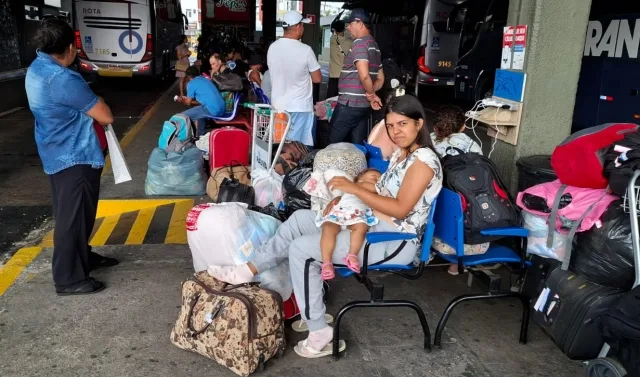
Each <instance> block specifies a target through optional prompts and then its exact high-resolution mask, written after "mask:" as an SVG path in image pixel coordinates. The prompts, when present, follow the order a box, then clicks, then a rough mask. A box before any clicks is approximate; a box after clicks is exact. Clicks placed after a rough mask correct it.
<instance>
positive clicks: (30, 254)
mask: <svg viewBox="0 0 640 377" xmlns="http://www.w3.org/2000/svg"><path fill="white" fill-rule="evenodd" d="M41 251H42V248H41V247H25V248H22V249H20V250H18V252H17V253H15V254H14V255H13V256H12V257H11V259H9V261H8V262H7V263H6V264H5V265H4V266H2V268H0V296H2V295H3V294H4V292H5V291H6V290H7V289H8V288H9V287H10V286H11V285H12V284H13V282H14V281H15V280H16V279H17V278H18V276H20V274H21V273H22V270H24V269H25V267H27V266H28V265H29V263H31V261H33V259H34V258H35V257H37V256H38V254H40V252H41Z"/></svg>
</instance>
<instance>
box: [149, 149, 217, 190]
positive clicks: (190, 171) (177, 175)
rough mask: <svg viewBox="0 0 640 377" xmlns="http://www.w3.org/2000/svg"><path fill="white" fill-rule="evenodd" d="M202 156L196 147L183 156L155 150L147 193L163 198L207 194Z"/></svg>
mask: <svg viewBox="0 0 640 377" xmlns="http://www.w3.org/2000/svg"><path fill="white" fill-rule="evenodd" d="M206 186H207V176H206V175H205V173H204V159H203V157H202V152H201V151H200V150H199V149H198V148H195V147H192V148H189V149H187V150H185V151H184V152H182V153H175V152H169V153H167V152H165V151H163V150H162V149H160V148H155V149H154V150H153V151H152V152H151V156H150V157H149V164H148V169H147V179H146V180H145V182H144V192H145V193H146V194H147V195H161V196H202V195H204V194H205V193H206Z"/></svg>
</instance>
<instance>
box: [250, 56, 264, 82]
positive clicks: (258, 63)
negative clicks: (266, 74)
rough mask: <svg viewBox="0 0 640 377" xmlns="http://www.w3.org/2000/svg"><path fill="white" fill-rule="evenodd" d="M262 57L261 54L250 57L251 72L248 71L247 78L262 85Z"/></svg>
mask: <svg viewBox="0 0 640 377" xmlns="http://www.w3.org/2000/svg"><path fill="white" fill-rule="evenodd" d="M261 69H262V58H261V57H260V56H259V55H251V58H250V59H249V72H247V80H249V82H253V83H256V84H257V85H258V86H259V87H261V86H262V72H260V70H261Z"/></svg>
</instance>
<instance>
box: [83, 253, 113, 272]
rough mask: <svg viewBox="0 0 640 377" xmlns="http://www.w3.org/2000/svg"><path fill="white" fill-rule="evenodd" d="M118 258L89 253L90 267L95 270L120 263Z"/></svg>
mask: <svg viewBox="0 0 640 377" xmlns="http://www.w3.org/2000/svg"><path fill="white" fill-rule="evenodd" d="M118 263H120V262H118V260H117V259H115V258H108V257H103V256H102V255H100V254H96V253H91V254H90V255H89V269H90V270H91V271H95V270H97V269H99V268H106V267H113V266H117V265H118Z"/></svg>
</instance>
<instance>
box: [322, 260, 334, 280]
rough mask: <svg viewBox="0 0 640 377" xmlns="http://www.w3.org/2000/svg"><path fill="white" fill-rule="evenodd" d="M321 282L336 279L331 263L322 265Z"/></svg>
mask: <svg viewBox="0 0 640 377" xmlns="http://www.w3.org/2000/svg"><path fill="white" fill-rule="evenodd" d="M321 276H322V280H331V279H333V278H334V277H336V272H335V270H334V268H333V263H323V264H322V273H321Z"/></svg>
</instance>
